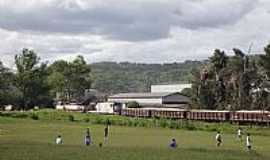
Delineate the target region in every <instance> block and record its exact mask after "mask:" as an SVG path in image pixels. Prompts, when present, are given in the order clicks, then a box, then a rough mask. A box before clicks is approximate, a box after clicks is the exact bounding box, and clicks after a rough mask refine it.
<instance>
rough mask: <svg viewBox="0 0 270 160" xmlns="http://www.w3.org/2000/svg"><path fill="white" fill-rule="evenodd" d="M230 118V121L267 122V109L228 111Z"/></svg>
mask: <svg viewBox="0 0 270 160" xmlns="http://www.w3.org/2000/svg"><path fill="white" fill-rule="evenodd" d="M230 120H231V121H232V122H258V123H265V122H266V123H269V122H270V112H269V111H235V112H230Z"/></svg>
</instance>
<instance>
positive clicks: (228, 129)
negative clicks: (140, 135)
mask: <svg viewBox="0 0 270 160" xmlns="http://www.w3.org/2000/svg"><path fill="white" fill-rule="evenodd" d="M0 117H12V118H21V119H33V120H40V121H49V122H51V121H63V122H66V121H69V122H74V123H80V122H85V123H88V124H101V125H105V124H107V123H110V124H111V125H113V126H128V127H145V128H156V127H158V128H170V129H185V130H199V131H210V132H214V131H222V132H225V133H235V132H236V130H237V129H238V127H239V126H238V125H232V124H230V123H229V122H221V123H213V122H212V123H207V122H201V121H190V120H189V121H188V120H173V119H162V118H161V119H157V118H132V117H125V116H118V115H97V114H87V113H79V112H65V111H56V110H51V109H45V110H39V111H32V112H2V113H1V112H0ZM241 127H242V128H243V129H244V130H249V132H250V133H252V134H258V135H269V136H270V132H267V130H268V128H269V127H267V126H256V125H253V126H250V125H245V126H241ZM264 130H266V131H265V132H262V131H264Z"/></svg>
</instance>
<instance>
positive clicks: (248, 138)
mask: <svg viewBox="0 0 270 160" xmlns="http://www.w3.org/2000/svg"><path fill="white" fill-rule="evenodd" d="M246 146H247V150H248V151H251V139H250V134H249V133H248V134H247V137H246Z"/></svg>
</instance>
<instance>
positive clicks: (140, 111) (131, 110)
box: [121, 108, 151, 117]
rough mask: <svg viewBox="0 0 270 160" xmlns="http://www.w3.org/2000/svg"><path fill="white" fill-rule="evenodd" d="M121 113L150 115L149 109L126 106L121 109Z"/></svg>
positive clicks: (141, 115) (126, 114) (138, 115)
mask: <svg viewBox="0 0 270 160" xmlns="http://www.w3.org/2000/svg"><path fill="white" fill-rule="evenodd" d="M121 114H122V115H124V116H130V117H151V111H150V110H148V109H140V108H126V109H123V110H122V112H121Z"/></svg>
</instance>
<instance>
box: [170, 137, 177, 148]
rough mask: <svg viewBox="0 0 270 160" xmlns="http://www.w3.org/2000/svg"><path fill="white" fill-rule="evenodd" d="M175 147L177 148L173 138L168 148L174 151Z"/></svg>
mask: <svg viewBox="0 0 270 160" xmlns="http://www.w3.org/2000/svg"><path fill="white" fill-rule="evenodd" d="M176 147H177V143H176V140H175V139H174V138H173V139H172V140H171V143H170V148H173V149H175V148H176Z"/></svg>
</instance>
